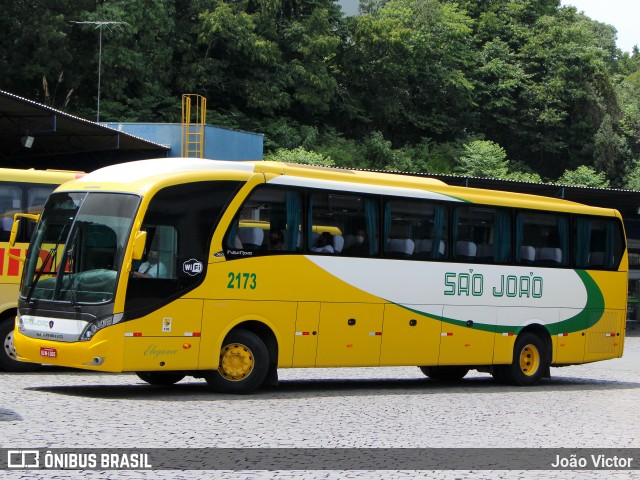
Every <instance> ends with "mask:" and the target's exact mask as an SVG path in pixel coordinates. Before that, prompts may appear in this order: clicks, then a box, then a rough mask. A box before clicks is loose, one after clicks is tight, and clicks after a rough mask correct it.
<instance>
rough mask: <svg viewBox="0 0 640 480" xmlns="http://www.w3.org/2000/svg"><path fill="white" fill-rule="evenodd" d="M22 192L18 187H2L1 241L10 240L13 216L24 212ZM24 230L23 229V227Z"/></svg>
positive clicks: (0, 202) (0, 193)
mask: <svg viewBox="0 0 640 480" xmlns="http://www.w3.org/2000/svg"><path fill="white" fill-rule="evenodd" d="M21 195H22V194H21V191H20V189H19V188H18V187H12V186H0V217H1V218H2V223H1V224H0V240H1V241H3V242H4V241H7V240H9V235H10V234H11V226H12V225H13V214H14V213H19V212H21V211H22V201H21ZM21 230H22V227H21Z"/></svg>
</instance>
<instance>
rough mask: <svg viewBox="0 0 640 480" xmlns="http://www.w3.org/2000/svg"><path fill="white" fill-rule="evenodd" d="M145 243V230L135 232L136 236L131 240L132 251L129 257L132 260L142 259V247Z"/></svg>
mask: <svg viewBox="0 0 640 480" xmlns="http://www.w3.org/2000/svg"><path fill="white" fill-rule="evenodd" d="M146 244H147V232H138V233H136V238H135V239H134V240H133V252H132V254H131V258H132V259H133V260H142V256H143V255H144V247H145V245H146Z"/></svg>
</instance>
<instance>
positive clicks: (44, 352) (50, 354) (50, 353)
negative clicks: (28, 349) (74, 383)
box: [40, 347, 58, 358]
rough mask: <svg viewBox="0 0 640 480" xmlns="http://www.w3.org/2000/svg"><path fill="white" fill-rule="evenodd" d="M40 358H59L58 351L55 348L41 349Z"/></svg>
mask: <svg viewBox="0 0 640 480" xmlns="http://www.w3.org/2000/svg"><path fill="white" fill-rule="evenodd" d="M40 356H41V357H47V358H56V357H57V356H58V351H57V350H56V349H55V348H49V347H40Z"/></svg>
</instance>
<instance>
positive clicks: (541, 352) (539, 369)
mask: <svg viewBox="0 0 640 480" xmlns="http://www.w3.org/2000/svg"><path fill="white" fill-rule="evenodd" d="M548 357H549V355H548V352H547V349H546V348H545V345H544V342H543V340H542V339H541V338H540V336H539V335H536V334H535V333H532V332H525V333H522V334H520V335H519V336H518V339H517V340H516V343H515V346H514V348H513V361H512V362H511V364H509V365H495V366H494V367H493V368H494V372H495V374H494V378H496V380H498V381H501V382H504V383H509V384H511V385H517V386H523V387H526V386H530V385H535V384H536V383H538V382H539V381H540V379H541V378H542V377H543V376H544V372H545V371H546V370H547V368H548V367H549V365H548V363H549V358H548Z"/></svg>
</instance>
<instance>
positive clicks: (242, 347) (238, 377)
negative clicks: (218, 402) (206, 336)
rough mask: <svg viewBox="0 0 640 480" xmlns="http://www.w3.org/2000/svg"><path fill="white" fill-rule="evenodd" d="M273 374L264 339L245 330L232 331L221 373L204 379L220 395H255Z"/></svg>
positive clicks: (222, 352)
mask: <svg viewBox="0 0 640 480" xmlns="http://www.w3.org/2000/svg"><path fill="white" fill-rule="evenodd" d="M268 370H269V351H268V350H267V347H266V345H265V344H264V342H263V341H262V339H261V338H260V337H259V336H258V335H256V334H255V333H253V332H250V331H248V330H244V329H237V330H232V331H231V332H229V334H228V335H227V338H225V339H224V342H222V348H221V349H220V363H219V366H218V370H215V371H213V372H211V373H208V374H207V375H205V376H204V378H205V380H206V381H207V383H208V384H209V386H210V387H211V389H212V390H214V391H216V392H219V393H251V392H253V391H254V390H256V389H257V388H259V387H260V386H261V385H262V384H263V383H264V380H265V378H266V377H267V372H268Z"/></svg>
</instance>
